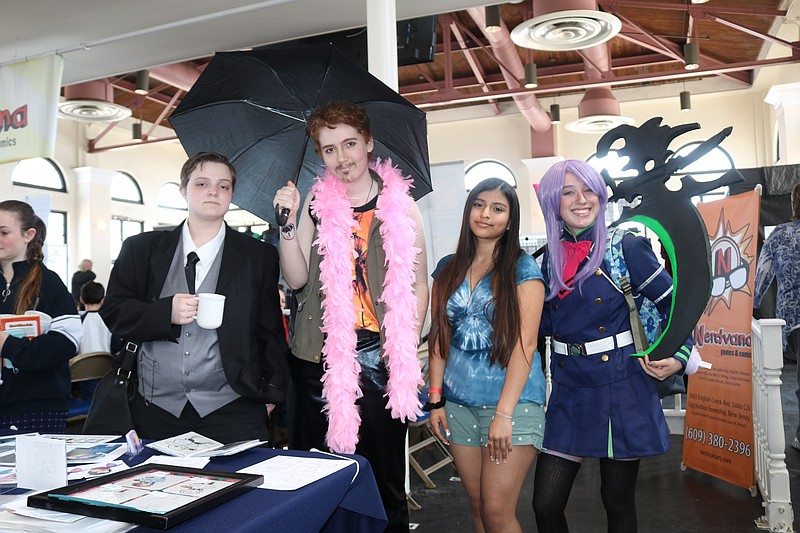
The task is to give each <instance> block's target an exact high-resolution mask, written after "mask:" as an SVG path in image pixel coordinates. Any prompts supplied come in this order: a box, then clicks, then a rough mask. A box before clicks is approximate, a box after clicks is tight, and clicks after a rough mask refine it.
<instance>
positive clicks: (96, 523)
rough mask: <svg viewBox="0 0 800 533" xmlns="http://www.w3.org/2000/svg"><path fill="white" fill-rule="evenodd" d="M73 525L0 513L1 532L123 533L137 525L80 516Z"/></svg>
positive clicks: (4, 512)
mask: <svg viewBox="0 0 800 533" xmlns="http://www.w3.org/2000/svg"><path fill="white" fill-rule="evenodd" d="M75 516H77V517H78V520H76V521H75V522H72V523H65V522H52V521H48V520H41V519H39V518H30V517H27V516H20V515H16V514H14V513H12V512H10V511H2V512H0V531H35V532H42V533H51V532H52V533H73V532H74V533H122V532H123V531H130V530H131V529H133V528H135V527H136V525H135V524H129V523H127V522H116V521H114V520H104V519H102V518H90V517H88V516H80V515H75Z"/></svg>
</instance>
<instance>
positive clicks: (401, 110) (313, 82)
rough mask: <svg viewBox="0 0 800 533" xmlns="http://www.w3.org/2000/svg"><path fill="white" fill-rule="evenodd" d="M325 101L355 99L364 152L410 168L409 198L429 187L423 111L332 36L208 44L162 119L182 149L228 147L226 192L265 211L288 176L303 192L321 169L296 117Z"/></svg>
mask: <svg viewBox="0 0 800 533" xmlns="http://www.w3.org/2000/svg"><path fill="white" fill-rule="evenodd" d="M334 100H344V101H348V102H353V103H355V104H358V105H360V106H361V107H363V109H364V110H365V111H366V112H367V114H368V115H369V118H370V125H371V129H372V135H373V138H374V141H375V149H374V156H373V157H380V158H382V159H386V158H390V159H391V160H392V163H393V164H394V165H396V166H398V167H399V168H400V170H401V171H402V173H403V175H407V176H411V177H412V179H413V181H414V188H412V190H411V192H412V194H413V196H414V198H415V199H419V198H421V197H423V196H424V195H426V194H428V193H429V192H431V190H432V188H431V174H430V166H429V162H428V141H427V136H426V134H427V131H426V130H427V128H426V121H425V113H424V112H423V111H421V110H419V109H417V108H416V107H415V106H414V105H413V104H411V103H410V102H408V101H407V100H406V99H405V98H403V97H402V96H400V95H399V94H397V93H396V92H395V91H393V90H392V89H390V88H389V87H387V86H386V85H385V84H384V83H383V82H381V81H380V80H378V79H377V78H375V77H374V76H372V75H371V74H370V73H369V72H367V71H366V70H364V69H363V68H362V67H361V66H360V65H358V64H357V63H355V62H353V61H352V60H351V59H349V58H348V57H346V56H345V55H344V54H342V53H341V52H340V51H339V50H338V49H337V48H336V47H334V46H333V45H327V46H306V47H292V48H269V49H264V50H253V51H249V52H218V53H217V54H215V55H214V58H213V59H212V60H211V62H210V63H209V64H208V66H207V67H206V69H205V70H204V71H203V73H202V74H201V75H200V78H199V79H198V80H197V82H196V83H195V84H194V86H193V87H192V89H191V90H190V91H189V93H188V94H187V95H186V97H185V98H184V99H183V101H182V102H181V103H180V105H178V107H177V108H176V109H175V112H174V113H173V114H172V116H171V117H170V119H169V120H170V123H171V124H172V127H173V128H175V131H176V133H177V134H178V137H179V138H180V141H181V143H182V144H183V147H184V149H185V150H186V153H188V154H194V153H196V152H199V151H215V152H220V153H222V154H225V155H226V156H228V158H229V159H230V160H231V162H232V163H233V165H234V166H235V167H236V173H237V180H236V191H235V193H234V196H233V201H234V202H235V203H236V204H237V205H238V206H240V207H242V208H244V209H247V210H248V211H250V212H252V213H254V214H256V215H257V216H259V217H261V218H263V219H267V217H269V216H271V213H272V211H273V208H272V197H273V195H274V194H275V191H277V190H278V189H279V188H280V187H282V186H284V185H286V182H287V181H288V180H293V181H295V182H296V183H297V186H298V188H299V189H300V192H301V194H302V195H305V193H307V192H308V190H309V189H310V187H311V184H312V181H313V178H314V177H315V176H317V175H319V174H321V173H322V172H324V166H323V164H322V160H321V158H320V157H319V156H318V155H317V154H316V152H315V150H314V143H313V141H312V140H311V139H309V138H308V136H307V134H306V119H307V118H308V117H309V116H310V115H311V112H312V111H313V110H314V108H315V107H316V106H318V105H320V104H323V103H326V102H329V101H334Z"/></svg>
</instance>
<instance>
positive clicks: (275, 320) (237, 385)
mask: <svg viewBox="0 0 800 533" xmlns="http://www.w3.org/2000/svg"><path fill="white" fill-rule="evenodd" d="M235 184H236V171H235V169H234V168H233V166H232V165H231V164H230V162H229V161H228V160H227V158H226V157H225V156H223V155H221V154H217V153H213V152H201V153H198V154H196V155H194V156H192V157H191V158H189V159H188V160H187V161H186V163H185V164H184V165H183V168H182V169H181V185H180V190H181V193H182V194H183V196H184V197H185V198H186V200H187V202H188V211H189V216H188V218H187V220H186V221H185V222H184V223H182V224H181V225H180V226H178V227H177V228H176V229H174V230H172V231H170V232H163V231H152V232H147V233H142V234H140V235H136V236H133V237H130V238H129V239H127V240H126V241H125V242H124V243H123V245H122V250H121V251H120V254H119V257H118V258H117V260H116V262H115V264H114V268H113V270H112V271H111V277H110V280H109V283H108V291H107V294H106V299H105V303H104V305H103V307H102V308H101V310H100V315H101V316H102V317H103V320H104V321H105V322H106V324H107V325H108V327H109V329H110V330H111V332H112V333H114V334H115V335H119V336H120V337H122V338H123V339H124V340H126V341H133V342H136V343H138V344H139V345H140V349H139V353H138V360H137V372H138V389H137V394H136V396H135V398H134V399H133V401H132V404H131V411H132V414H133V419H134V425H135V426H136V430H137V432H138V433H139V435H140V436H141V437H143V438H148V439H162V438H166V437H170V436H174V435H179V434H181V433H185V432H187V431H196V432H198V433H201V434H203V435H206V436H207V437H210V438H213V439H215V440H218V441H220V442H224V443H228V442H235V441H239V440H246V439H256V438H258V439H262V440H267V439H268V429H267V427H268V426H267V405H268V404H275V403H279V402H282V401H284V399H285V395H286V386H287V381H288V367H287V363H286V353H287V350H288V347H287V345H286V334H285V331H284V329H283V321H282V320H281V309H280V305H279V302H278V289H277V284H278V272H279V267H278V253H277V250H276V249H275V247H274V246H271V245H268V244H266V243H263V242H261V241H260V240H258V239H254V238H252V237H250V236H245V235H242V234H240V233H239V232H237V231H234V230H232V229H230V228H228V227H227V225H226V224H225V223H224V221H223V217H224V215H225V213H226V212H227V211H228V208H229V206H230V202H231V198H232V196H233V189H234V186H235ZM193 285H194V286H193ZM201 292H210V293H217V294H222V295H224V296H225V297H226V301H225V309H224V314H223V319H222V324H221V325H220V327H219V328H218V329H215V330H209V329H203V328H200V327H199V326H198V324H197V322H196V321H195V317H196V315H197V299H196V297H195V293H201Z"/></svg>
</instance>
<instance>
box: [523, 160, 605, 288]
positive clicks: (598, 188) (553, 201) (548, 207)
mask: <svg viewBox="0 0 800 533" xmlns="http://www.w3.org/2000/svg"><path fill="white" fill-rule="evenodd" d="M567 173H570V174H574V175H575V176H576V177H577V178H578V179H579V180H580V181H582V182H583V183H584V184H585V185H587V186H588V187H589V188H590V189H591V190H592V191H593V192H594V193H595V194H597V199H598V200H599V202H600V205H599V210H598V214H597V218H598V219H599V220H596V221H595V224H594V226H592V227H591V228H590V229H588V230H587V231H591V232H592V242H594V243H595V246H593V247H592V250H591V252H589V260H588V262H587V263H586V264H585V265H584V266H583V268H581V269H580V270H578V272H577V274H575V282H574V284H573V286H574V285H577V286H578V288H579V289H580V287H581V285H582V284H583V280H585V279H586V278H588V277H589V276H591V275H592V274H593V273H594V272H595V271H596V270H597V268H598V267H599V266H600V263H602V261H603V256H604V255H605V242H606V236H607V234H608V233H607V230H606V221H605V212H606V204H607V203H608V191H607V190H606V184H605V182H604V181H603V177H602V176H601V175H600V174H599V173H598V172H597V171H596V170H595V169H594V168H593V167H592V166H591V165H589V164H588V163H586V162H584V161H579V160H577V159H567V160H566V161H560V162H558V163H556V164H555V165H553V166H552V167H550V168H549V169H548V170H547V172H545V173H544V176H542V180H541V183H540V184H539V189H538V197H539V205H541V207H542V214H543V215H544V222H545V227H546V228H547V249H548V254H549V256H550V265H549V266H550V268H549V271H550V287H549V289H550V291H549V294H548V295H547V298H546V300H550V299H551V298H553V297H555V295H556V294H558V292H559V291H561V290H569V287H567V286H566V284H565V283H564V280H563V279H562V278H561V276H562V272H563V269H564V265H563V261H564V255H563V253H562V251H561V233H562V231H563V230H564V220H563V219H562V218H561V214H560V212H561V195H562V190H563V188H564V176H565V175H566V174H567Z"/></svg>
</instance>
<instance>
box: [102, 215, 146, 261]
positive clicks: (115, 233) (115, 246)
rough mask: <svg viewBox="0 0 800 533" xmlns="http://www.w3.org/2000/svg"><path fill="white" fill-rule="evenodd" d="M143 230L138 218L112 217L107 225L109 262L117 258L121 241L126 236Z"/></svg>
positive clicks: (142, 224)
mask: <svg viewBox="0 0 800 533" xmlns="http://www.w3.org/2000/svg"><path fill="white" fill-rule="evenodd" d="M143 231H144V223H143V222H142V221H140V220H131V219H129V218H123V217H116V216H115V217H113V218H112V219H111V226H110V227H109V231H108V233H109V237H110V238H111V250H110V251H111V263H112V264H113V263H114V261H116V260H117V256H119V251H120V250H121V249H122V243H123V242H124V241H125V239H127V238H128V237H131V236H133V235H138V234H140V233H141V232H143Z"/></svg>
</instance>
